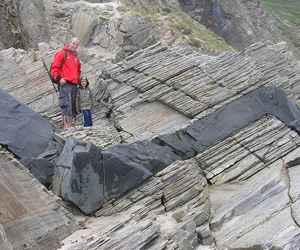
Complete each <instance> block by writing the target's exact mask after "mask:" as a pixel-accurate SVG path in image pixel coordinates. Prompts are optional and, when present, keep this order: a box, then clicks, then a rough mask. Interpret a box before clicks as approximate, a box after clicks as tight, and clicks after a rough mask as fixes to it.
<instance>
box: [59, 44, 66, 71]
mask: <svg viewBox="0 0 300 250" xmlns="http://www.w3.org/2000/svg"><path fill="white" fill-rule="evenodd" d="M63 51H64V52H65V61H67V57H68V53H67V51H66V50H65V49H63ZM65 61H64V62H63V63H62V64H61V66H60V68H62V66H63V65H64V63H65Z"/></svg>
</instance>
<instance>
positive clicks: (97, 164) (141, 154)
mask: <svg viewBox="0 0 300 250" xmlns="http://www.w3.org/2000/svg"><path fill="white" fill-rule="evenodd" d="M176 160H180V158H179V157H178V156H176V155H175V154H174V153H172V151H171V150H170V149H169V148H168V147H160V146H158V145H156V144H153V143H151V142H149V141H140V142H136V143H132V144H128V145H117V146H113V147H110V148H108V149H107V150H103V151H101V149H100V148H98V147H96V146H95V145H93V144H92V143H85V142H84V141H82V140H79V139H75V138H73V137H69V138H68V139H67V141H66V144H65V147H64V150H63V152H62V154H61V155H60V156H59V158H58V159H57V166H58V167H57V168H56V177H55V180H54V185H53V189H54V190H57V187H58V180H59V177H60V175H61V172H62V168H65V170H64V173H63V182H62V185H61V196H62V198H63V199H64V200H66V201H68V202H71V203H73V204H75V205H76V206H77V207H78V208H79V209H80V210H81V211H82V212H84V213H86V214H90V213H92V212H94V211H96V210H97V209H99V208H100V207H101V206H102V205H104V204H105V203H106V202H107V201H109V200H111V199H113V198H116V197H119V196H121V195H122V194H124V193H125V192H127V191H129V190H131V189H132V188H134V187H136V186H137V185H139V184H141V183H142V182H144V181H145V180H146V179H149V178H150V177H151V176H153V175H154V174H155V173H157V172H159V171H160V170H162V169H164V168H165V167H167V166H168V165H170V164H171V163H173V162H174V161H176Z"/></svg>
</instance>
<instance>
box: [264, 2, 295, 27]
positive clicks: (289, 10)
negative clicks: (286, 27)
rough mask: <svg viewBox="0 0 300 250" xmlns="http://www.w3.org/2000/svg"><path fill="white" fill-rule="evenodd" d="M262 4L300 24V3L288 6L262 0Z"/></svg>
mask: <svg viewBox="0 0 300 250" xmlns="http://www.w3.org/2000/svg"><path fill="white" fill-rule="evenodd" d="M262 4H263V5H265V6H266V7H267V8H269V9H270V10H272V11H274V13H276V14H277V15H279V16H281V17H283V18H285V19H286V20H288V21H290V22H291V23H293V24H295V25H300V3H299V6H288V5H282V4H277V3H271V2H262Z"/></svg>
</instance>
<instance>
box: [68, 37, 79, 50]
mask: <svg viewBox="0 0 300 250" xmlns="http://www.w3.org/2000/svg"><path fill="white" fill-rule="evenodd" d="M78 46H79V40H78V39H77V38H73V39H72V41H70V42H69V49H70V50H72V51H73V52H75V51H76V50H77V48H78Z"/></svg>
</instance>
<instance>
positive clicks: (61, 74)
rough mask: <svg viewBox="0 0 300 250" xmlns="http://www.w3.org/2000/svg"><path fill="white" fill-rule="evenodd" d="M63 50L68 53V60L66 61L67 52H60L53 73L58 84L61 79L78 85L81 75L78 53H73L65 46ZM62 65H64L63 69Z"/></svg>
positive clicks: (52, 68) (54, 63) (53, 66)
mask: <svg viewBox="0 0 300 250" xmlns="http://www.w3.org/2000/svg"><path fill="white" fill-rule="evenodd" d="M63 49H64V50H66V51H67V60H65V58H66V56H65V52H64V51H63V50H60V51H58V52H57V53H56V54H55V56H54V61H53V64H52V67H51V73H52V75H53V77H54V79H56V81H58V82H59V80H60V79H61V78H66V81H68V82H70V83H74V84H78V78H79V76H80V75H81V63H80V61H79V58H78V53H77V51H75V52H73V51H71V50H70V49H69V46H65V47H64V48H63ZM62 63H64V64H63V66H62V67H61V65H62Z"/></svg>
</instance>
